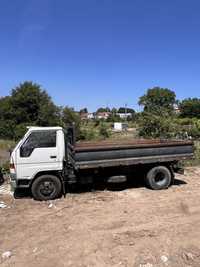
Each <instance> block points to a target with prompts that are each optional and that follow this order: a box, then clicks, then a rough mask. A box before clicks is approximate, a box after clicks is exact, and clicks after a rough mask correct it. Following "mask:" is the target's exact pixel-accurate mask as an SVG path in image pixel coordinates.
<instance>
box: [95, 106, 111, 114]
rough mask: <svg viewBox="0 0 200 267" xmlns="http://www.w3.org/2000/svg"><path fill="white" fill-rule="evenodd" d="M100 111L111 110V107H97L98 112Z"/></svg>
mask: <svg viewBox="0 0 200 267" xmlns="http://www.w3.org/2000/svg"><path fill="white" fill-rule="evenodd" d="M98 112H110V108H109V107H106V108H102V107H101V108H98V109H97V111H96V113H98Z"/></svg>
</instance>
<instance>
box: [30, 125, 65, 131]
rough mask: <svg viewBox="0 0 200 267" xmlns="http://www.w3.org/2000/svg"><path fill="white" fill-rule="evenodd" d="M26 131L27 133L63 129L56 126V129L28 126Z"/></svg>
mask: <svg viewBox="0 0 200 267" xmlns="http://www.w3.org/2000/svg"><path fill="white" fill-rule="evenodd" d="M27 129H28V130H29V131H45V130H63V128H62V127H60V126H56V127H38V126H28V127H27Z"/></svg>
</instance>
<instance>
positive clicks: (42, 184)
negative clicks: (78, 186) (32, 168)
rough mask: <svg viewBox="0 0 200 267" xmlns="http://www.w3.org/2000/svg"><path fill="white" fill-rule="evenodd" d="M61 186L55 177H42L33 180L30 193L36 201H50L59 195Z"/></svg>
mask: <svg viewBox="0 0 200 267" xmlns="http://www.w3.org/2000/svg"><path fill="white" fill-rule="evenodd" d="M61 191H62V185H61V181H60V179H59V178H58V177H57V176H54V175H48V174H46V175H42V176H39V177H37V178H36V179H35V181H34V182H33V184H32V187H31V192H32V195H33V197H34V199H36V200H51V199H55V198H58V197H59V196H60V195H61Z"/></svg>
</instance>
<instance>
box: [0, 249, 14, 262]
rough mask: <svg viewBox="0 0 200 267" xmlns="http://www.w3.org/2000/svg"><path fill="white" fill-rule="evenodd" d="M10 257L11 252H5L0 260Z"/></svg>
mask: <svg viewBox="0 0 200 267" xmlns="http://www.w3.org/2000/svg"><path fill="white" fill-rule="evenodd" d="M11 256H12V252H11V251H5V252H3V253H2V255H1V257H2V259H4V260H5V259H8V258H10V257H11Z"/></svg>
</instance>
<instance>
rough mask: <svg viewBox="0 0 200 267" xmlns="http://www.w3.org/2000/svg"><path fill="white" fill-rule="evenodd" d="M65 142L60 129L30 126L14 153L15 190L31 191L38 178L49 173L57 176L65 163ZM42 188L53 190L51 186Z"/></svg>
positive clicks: (13, 181)
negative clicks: (26, 189) (24, 189)
mask: <svg viewBox="0 0 200 267" xmlns="http://www.w3.org/2000/svg"><path fill="white" fill-rule="evenodd" d="M64 142H65V133H64V131H63V129H62V128H61V127H30V128H29V129H28V131H27V133H26V134H25V136H24V137H23V139H22V140H21V141H20V142H19V143H18V144H17V145H16V147H15V148H14V150H13V152H12V154H11V158H10V176H11V185H12V187H13V188H14V189H15V188H29V187H31V186H32V184H33V183H34V180H35V179H36V178H37V177H39V176H43V175H46V174H47V173H48V175H50V174H51V175H52V176H53V175H55V174H56V176H58V174H59V173H61V172H62V170H63V163H64V160H65V143H64ZM41 186H43V187H44V188H45V186H46V187H50V186H51V183H50V181H49V182H46V183H45V184H43V185H41ZM43 191H44V190H43ZM49 192H50V191H49Z"/></svg>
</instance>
